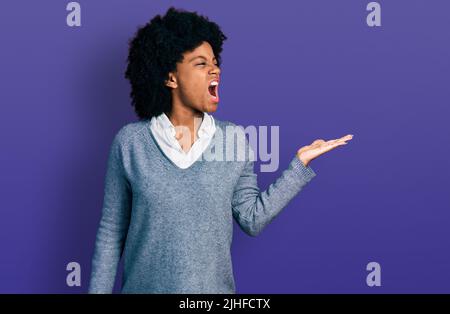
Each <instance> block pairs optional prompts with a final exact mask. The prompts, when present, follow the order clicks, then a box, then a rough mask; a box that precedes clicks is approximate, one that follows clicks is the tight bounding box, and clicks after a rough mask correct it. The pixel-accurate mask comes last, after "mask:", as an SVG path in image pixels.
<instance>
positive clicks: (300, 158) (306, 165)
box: [297, 154, 310, 167]
mask: <svg viewBox="0 0 450 314" xmlns="http://www.w3.org/2000/svg"><path fill="white" fill-rule="evenodd" d="M297 158H298V159H299V160H300V161H301V162H302V163H303V165H304V166H305V167H308V164H309V162H310V160H305V159H304V158H302V157H301V156H300V154H297Z"/></svg>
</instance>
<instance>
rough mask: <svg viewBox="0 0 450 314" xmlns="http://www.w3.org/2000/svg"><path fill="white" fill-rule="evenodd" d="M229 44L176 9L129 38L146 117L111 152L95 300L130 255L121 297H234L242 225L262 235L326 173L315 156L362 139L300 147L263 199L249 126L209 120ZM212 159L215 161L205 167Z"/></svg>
mask: <svg viewBox="0 0 450 314" xmlns="http://www.w3.org/2000/svg"><path fill="white" fill-rule="evenodd" d="M224 40H226V36H225V35H224V34H223V33H222V31H221V30H220V28H219V26H218V25H217V24H215V23H213V22H210V21H209V20H208V19H207V18H206V17H202V16H199V15H197V14H196V13H195V12H186V11H181V10H175V9H174V8H170V9H169V10H168V11H167V13H166V14H165V15H164V16H159V15H157V16H156V17H154V18H153V19H152V20H151V21H150V23H148V24H147V25H145V26H144V27H142V28H140V29H139V30H138V31H137V33H136V36H135V37H134V39H133V40H132V41H131V42H130V51H129V57H128V68H127V70H126V78H127V79H129V80H130V83H131V87H132V90H131V98H132V104H133V105H134V108H135V111H136V113H137V115H138V117H139V121H138V122H134V123H129V124H127V125H125V126H124V127H122V128H121V129H120V130H119V132H118V133H117V134H116V136H115V138H114V140H113V143H112V145H111V150H110V154H109V159H108V167H107V173H106V178H105V191H104V192H105V195H104V204H103V210H102V217H101V220H100V224H99V229H98V232H97V237H96V244H95V252H94V256H93V260H92V273H91V280H90V285H89V293H111V292H112V290H113V286H114V280H115V275H116V270H117V266H118V263H119V260H120V258H121V257H122V256H123V258H124V273H123V283H122V289H121V292H122V293H235V283H234V278H233V271H232V263H231V254H230V247H231V242H232V227H233V218H234V219H235V220H236V222H237V223H238V224H239V226H240V227H241V228H242V230H243V231H245V232H246V233H247V234H249V235H251V236H256V235H258V234H259V233H260V232H261V231H262V230H263V229H264V227H265V226H266V225H267V224H268V223H269V222H270V221H271V220H272V219H273V218H275V216H276V215H277V214H278V213H279V212H280V211H281V210H282V209H283V208H284V207H285V206H286V205H287V204H288V202H289V201H290V200H291V199H292V198H293V197H294V196H295V195H296V194H297V193H298V192H299V191H300V190H301V189H302V188H303V187H304V186H305V185H306V184H307V183H308V182H309V181H310V180H311V179H312V178H313V177H314V176H315V175H316V174H315V173H314V171H313V170H312V169H311V167H310V166H309V163H310V162H311V160H313V159H315V158H316V157H318V156H319V155H321V154H323V153H325V152H327V151H329V150H331V149H333V148H336V147H338V146H341V145H345V144H347V143H346V141H348V140H350V139H351V138H352V136H351V135H348V136H345V137H343V138H340V139H336V140H330V141H324V140H316V141H314V142H313V143H312V144H311V145H308V146H304V147H302V148H300V149H299V150H298V152H297V154H296V156H295V157H294V158H293V159H292V161H291V162H290V164H289V167H288V168H287V169H286V170H284V171H283V173H282V175H281V176H280V177H279V178H278V179H277V180H276V181H275V182H274V183H272V184H271V185H270V186H269V188H268V189H267V190H266V191H263V192H260V190H259V188H258V185H257V178H256V174H255V173H254V171H253V157H252V155H250V154H251V153H253V152H252V150H251V148H250V145H249V143H248V141H247V140H246V139H245V135H244V139H243V138H242V134H243V130H242V128H241V127H238V126H237V125H235V124H234V123H232V122H229V121H221V120H218V119H214V118H213V116H212V115H211V113H212V112H215V111H216V109H217V106H218V102H219V94H218V86H219V84H220V68H219V66H220V53H221V51H222V43H223V41H224ZM229 129H231V130H232V131H235V132H234V133H232V135H230V134H229V133H228V130H229ZM225 130H227V131H225ZM235 134H237V135H238V141H237V144H236V146H235V143H234V142H233V141H231V139H233V140H234V139H235ZM239 135H240V136H239ZM239 138H240V140H239ZM230 143H231V144H230ZM230 147H232V148H233V150H232V154H231V155H227V153H226V152H225V151H228V149H229V148H230ZM234 148H237V149H236V150H234ZM242 151H243V152H244V158H243V159H240V160H239V158H236V157H238V156H237V155H239V153H240V152H242ZM207 153H208V154H214V155H215V158H213V159H212V160H203V159H204V157H206V155H207ZM247 153H249V154H247ZM230 156H231V157H233V159H232V160H231V161H230V159H229V157H230ZM225 157H227V158H228V159H227V158H225Z"/></svg>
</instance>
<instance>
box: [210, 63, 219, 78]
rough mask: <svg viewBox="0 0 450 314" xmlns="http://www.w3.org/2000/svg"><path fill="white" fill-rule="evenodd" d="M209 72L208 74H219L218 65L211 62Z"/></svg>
mask: <svg viewBox="0 0 450 314" xmlns="http://www.w3.org/2000/svg"><path fill="white" fill-rule="evenodd" d="M209 73H210V74H217V75H219V74H220V68H219V66H217V65H215V64H213V67H212V69H211V71H210V72H209Z"/></svg>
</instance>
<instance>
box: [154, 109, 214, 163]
mask: <svg viewBox="0 0 450 314" xmlns="http://www.w3.org/2000/svg"><path fill="white" fill-rule="evenodd" d="M150 128H151V131H152V133H153V135H154V137H155V139H156V141H157V142H158V145H159V147H161V149H162V151H163V152H164V154H165V155H166V156H167V157H168V158H169V159H170V160H171V161H172V162H173V163H174V164H176V165H177V166H178V167H179V168H181V169H186V168H189V167H190V166H191V165H192V164H193V163H194V162H195V161H196V160H197V159H198V158H199V157H200V156H201V154H202V153H203V151H204V150H205V149H206V148H207V147H208V145H209V143H210V142H211V139H212V137H213V135H214V132H215V131H216V124H215V122H214V118H213V116H212V115H209V114H207V113H206V112H203V120H202V122H201V124H200V127H199V128H198V137H199V138H198V139H197V140H195V142H194V144H192V146H191V148H190V150H189V152H187V153H186V152H185V151H184V150H183V148H182V147H181V145H180V143H179V142H178V140H177V139H176V137H175V134H176V130H175V126H174V125H173V124H172V122H171V121H170V120H169V117H167V115H166V114H165V113H162V114H160V115H159V116H156V117H152V119H151V120H150Z"/></svg>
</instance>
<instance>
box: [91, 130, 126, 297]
mask: <svg viewBox="0 0 450 314" xmlns="http://www.w3.org/2000/svg"><path fill="white" fill-rule="evenodd" d="M131 200H132V196H131V188H130V184H129V181H128V180H127V178H126V176H125V172H124V167H123V154H122V150H121V144H120V141H119V136H118V135H116V137H115V138H114V140H113V142H112V145H111V148H110V152H109V157H108V163H107V170H106V176H105V182H104V198H103V207H102V216H101V219H100V223H99V226H98V230H97V235H96V239H95V249H94V255H93V258H92V264H91V266H92V270H91V278H90V283H89V289H88V293H90V294H94V293H112V291H113V287H114V281H115V277H116V272H117V267H118V263H119V261H120V258H121V256H122V252H123V247H124V242H125V239H126V235H127V232H128V225H129V220H130V211H131Z"/></svg>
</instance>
